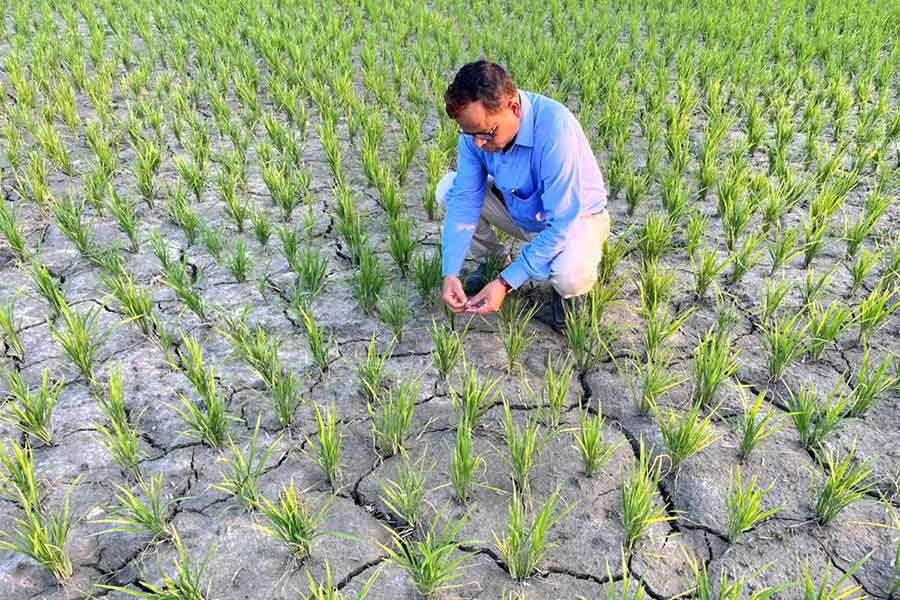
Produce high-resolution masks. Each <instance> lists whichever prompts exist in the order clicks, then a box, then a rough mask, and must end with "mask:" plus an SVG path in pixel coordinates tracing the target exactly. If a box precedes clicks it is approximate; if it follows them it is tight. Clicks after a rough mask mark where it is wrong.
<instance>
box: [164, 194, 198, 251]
mask: <svg viewBox="0 0 900 600" xmlns="http://www.w3.org/2000/svg"><path fill="white" fill-rule="evenodd" d="M166 212H167V214H168V215H169V218H170V219H171V220H172V222H173V223H175V224H176V225H178V226H179V227H181V230H182V231H183V232H184V235H185V237H186V238H187V240H188V243H189V244H193V243H194V242H196V241H197V236H198V235H199V234H200V217H199V216H198V215H197V213H195V212H194V209H193V208H191V205H190V203H189V202H188V199H187V196H186V195H185V193H184V190H183V189H182V187H181V186H180V185H179V186H177V187H176V188H174V189H173V190H171V191H170V192H169V194H168V195H167V196H166Z"/></svg>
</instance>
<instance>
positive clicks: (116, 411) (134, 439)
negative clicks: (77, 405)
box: [94, 365, 145, 481]
mask: <svg viewBox="0 0 900 600" xmlns="http://www.w3.org/2000/svg"><path fill="white" fill-rule="evenodd" d="M96 397H97V404H98V405H99V406H100V410H101V411H102V412H103V414H104V415H105V416H106V418H107V420H108V421H109V425H108V426H107V425H105V424H103V423H97V424H95V426H94V428H95V429H96V431H97V434H98V440H99V441H100V443H101V444H102V445H103V446H104V447H105V448H106V451H107V452H108V453H109V456H110V458H112V460H113V462H114V463H116V464H117V465H119V468H121V469H122V471H123V472H124V473H126V474H128V475H129V476H131V477H133V478H134V479H135V480H138V481H141V480H143V477H142V475H141V470H140V462H141V461H142V460H143V459H144V458H145V454H144V452H143V451H142V450H141V449H140V444H139V439H140V434H139V433H138V431H137V429H136V425H137V423H135V426H132V425H131V423H129V419H128V412H127V411H126V408H125V388H124V385H123V381H122V367H121V365H119V366H118V367H117V368H110V370H109V378H108V381H107V384H106V388H105V389H101V390H99V391H98V393H97V394H96Z"/></svg>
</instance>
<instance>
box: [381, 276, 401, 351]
mask: <svg viewBox="0 0 900 600" xmlns="http://www.w3.org/2000/svg"><path fill="white" fill-rule="evenodd" d="M378 314H379V316H381V320H382V321H384V322H385V323H387V325H388V326H389V327H390V328H391V331H392V332H393V334H394V337H395V338H396V339H397V341H398V342H399V341H401V340H402V339H403V326H404V325H405V324H406V321H407V320H408V319H409V297H408V296H407V295H406V294H405V293H404V292H403V291H400V290H397V289H396V288H392V289H391V290H390V291H389V292H388V293H387V294H386V295H385V296H384V298H382V299H381V301H380V302H379V303H378Z"/></svg>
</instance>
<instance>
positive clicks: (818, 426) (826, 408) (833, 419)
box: [787, 381, 853, 450]
mask: <svg viewBox="0 0 900 600" xmlns="http://www.w3.org/2000/svg"><path fill="white" fill-rule="evenodd" d="M852 402H853V392H852V390H850V389H848V388H847V386H846V384H844V383H842V382H840V381H839V382H838V383H837V384H836V385H835V386H834V387H833V388H832V389H831V391H830V392H829V393H828V395H827V396H826V398H825V400H824V402H823V403H822V404H821V405H820V404H819V399H818V394H817V393H816V389H815V387H814V386H813V384H812V383H811V382H807V383H806V384H805V385H803V386H802V387H801V388H800V390H799V391H798V392H797V393H796V394H795V393H794V392H793V391H792V390H790V389H789V390H788V406H787V407H788V409H789V410H790V412H789V413H788V414H789V416H790V417H791V419H792V420H793V421H794V426H795V427H796V428H797V433H798V434H799V435H800V443H801V444H802V445H803V447H804V448H807V449H810V450H815V449H817V448H818V447H819V446H820V445H821V444H822V442H823V441H824V440H825V437H826V436H827V435H828V434H829V433H831V432H832V431H834V430H835V429H836V428H837V426H838V425H840V423H841V420H842V419H843V418H844V416H845V415H846V414H847V410H848V409H849V407H850V406H851V404H852Z"/></svg>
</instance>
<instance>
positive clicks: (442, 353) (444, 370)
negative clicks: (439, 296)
mask: <svg viewBox="0 0 900 600" xmlns="http://www.w3.org/2000/svg"><path fill="white" fill-rule="evenodd" d="M466 329H468V328H466ZM465 336H466V331H465V330H464V331H463V332H462V333H460V332H458V331H456V330H455V329H453V328H452V327H447V326H446V325H444V324H443V323H442V324H441V326H440V328H439V327H438V325H437V321H435V320H434V318H432V319H431V340H432V342H433V343H434V350H433V351H432V353H431V357H432V361H433V363H434V368H435V369H437V372H438V376H439V377H440V378H441V379H446V378H447V375H449V374H450V372H451V371H452V370H453V369H454V368H456V365H458V364H459V361H460V360H461V359H462V358H463V339H464V338H465Z"/></svg>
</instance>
